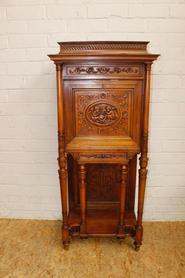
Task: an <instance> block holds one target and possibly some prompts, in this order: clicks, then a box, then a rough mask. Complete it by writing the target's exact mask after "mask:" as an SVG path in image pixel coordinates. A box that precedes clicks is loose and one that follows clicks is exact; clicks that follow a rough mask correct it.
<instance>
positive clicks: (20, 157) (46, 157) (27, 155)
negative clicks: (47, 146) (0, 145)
mask: <svg viewBox="0 0 185 278" xmlns="http://www.w3.org/2000/svg"><path fill="white" fill-rule="evenodd" d="M56 157H57V156H56V154H55V152H24V151H23V152H1V156H0V163H2V164H4V163H5V164H8V163H10V164H12V163H17V164H19V163H20V164H21V163H22V164H23V163H27V164H30V163H33V164H35V163H42V164H45V163H51V164H52V163H53V164H55V167H57V159H56Z"/></svg>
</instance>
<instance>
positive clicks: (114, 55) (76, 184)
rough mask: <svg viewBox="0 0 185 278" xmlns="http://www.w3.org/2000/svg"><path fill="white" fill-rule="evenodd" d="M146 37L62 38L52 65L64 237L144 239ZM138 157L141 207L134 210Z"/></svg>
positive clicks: (148, 58) (147, 91)
mask: <svg viewBox="0 0 185 278" xmlns="http://www.w3.org/2000/svg"><path fill="white" fill-rule="evenodd" d="M147 44H148V42H124V41H118V42H117V41H116V42H115V41H114V42H101V41H100V42H63V43H59V45H60V52H59V53H58V54H55V55H49V57H50V59H51V60H52V61H54V63H55V64H56V73H57V96H58V145H59V158H58V162H59V178H60V189H61V199H62V214H63V225H62V239H63V244H64V247H65V248H66V249H67V248H68V246H69V242H70V236H72V235H80V237H81V238H86V237H88V236H116V237H117V238H119V239H120V240H121V239H124V237H125V235H126V234H129V235H130V236H132V237H133V238H134V244H135V249H136V250H138V249H139V247H140V245H141V243H142V235H143V227H142V214H143V204H144V194H145V184H146V176H147V160H148V158H147V144H148V116H149V99H150V72H151V64H152V62H153V61H154V60H155V59H157V57H158V56H159V55H157V54H149V53H148V52H147ZM138 155H139V156H140V159H139V160H140V163H139V178H138V183H139V184H138V211H137V215H135V212H134V203H135V188H136V173H137V169H136V162H137V156H138Z"/></svg>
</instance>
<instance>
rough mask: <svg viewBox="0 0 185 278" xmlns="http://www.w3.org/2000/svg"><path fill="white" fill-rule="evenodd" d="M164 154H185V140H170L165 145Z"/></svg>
mask: <svg viewBox="0 0 185 278" xmlns="http://www.w3.org/2000/svg"><path fill="white" fill-rule="evenodd" d="M163 152H170V153H181V152H185V140H183V141H174V140H169V141H165V142H164V143H163Z"/></svg>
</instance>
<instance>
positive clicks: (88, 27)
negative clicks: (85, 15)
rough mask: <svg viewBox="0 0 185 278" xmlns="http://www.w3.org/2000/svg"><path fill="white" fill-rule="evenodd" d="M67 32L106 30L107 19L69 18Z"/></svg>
mask: <svg viewBox="0 0 185 278" xmlns="http://www.w3.org/2000/svg"><path fill="white" fill-rule="evenodd" d="M67 30H68V31H69V32H72V33H76V32H106V31H107V20H106V19H96V20H95V19H83V20H81V19H79V20H70V21H69V22H68V29H67Z"/></svg>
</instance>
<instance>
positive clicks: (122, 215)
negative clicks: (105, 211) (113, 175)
mask: <svg viewBox="0 0 185 278" xmlns="http://www.w3.org/2000/svg"><path fill="white" fill-rule="evenodd" d="M127 176H128V166H127V165H122V168H121V184H120V211H119V228H118V235H117V237H118V238H124V237H125V202H126V187H127Z"/></svg>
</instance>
